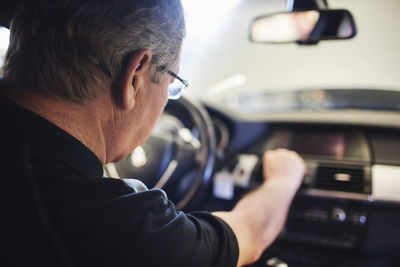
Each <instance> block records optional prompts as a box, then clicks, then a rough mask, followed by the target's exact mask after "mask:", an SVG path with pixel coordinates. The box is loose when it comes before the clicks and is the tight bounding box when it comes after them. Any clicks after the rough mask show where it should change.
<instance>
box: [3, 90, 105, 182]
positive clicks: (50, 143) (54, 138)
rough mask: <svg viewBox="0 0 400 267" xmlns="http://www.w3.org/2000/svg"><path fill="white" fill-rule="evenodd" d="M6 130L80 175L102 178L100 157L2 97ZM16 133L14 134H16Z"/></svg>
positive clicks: (52, 125) (37, 116)
mask: <svg viewBox="0 0 400 267" xmlns="http://www.w3.org/2000/svg"><path fill="white" fill-rule="evenodd" d="M0 103H1V109H2V113H3V115H2V116H4V114H6V116H5V117H6V118H5V119H6V121H7V122H6V123H7V124H6V125H7V129H8V130H9V131H11V133H12V134H14V137H13V138H14V139H15V140H17V141H18V142H20V143H25V144H28V145H32V146H34V147H36V148H38V149H40V150H42V151H45V152H46V153H50V154H51V155H53V156H55V157H57V158H58V159H60V160H61V161H62V163H63V165H65V166H66V167H68V169H69V170H70V171H71V172H73V173H75V174H78V175H84V176H87V177H102V176H103V167H102V165H101V163H100V161H99V159H98V158H97V156H96V155H95V154H94V153H93V152H92V151H91V150H90V149H88V148H87V147H86V146H85V145H84V144H82V143H81V142H80V141H79V140H78V139H76V138H75V137H73V136H72V135H70V134H69V133H67V132H66V131H64V130H63V129H61V128H59V127H58V126H56V125H55V124H53V123H51V122H50V121H48V120H46V119H45V118H43V117H41V116H39V115H37V114H35V113H32V112H30V111H28V110H27V109H25V108H23V107H21V106H19V105H17V104H15V103H14V102H12V101H11V100H9V99H7V97H4V96H1V101H0ZM13 131H14V132H13Z"/></svg>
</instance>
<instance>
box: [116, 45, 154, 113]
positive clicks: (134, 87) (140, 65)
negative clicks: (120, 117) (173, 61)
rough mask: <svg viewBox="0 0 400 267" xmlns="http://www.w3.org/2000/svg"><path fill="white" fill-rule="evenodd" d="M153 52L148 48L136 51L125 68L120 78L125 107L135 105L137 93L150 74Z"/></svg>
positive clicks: (122, 101) (129, 107) (122, 100)
mask: <svg viewBox="0 0 400 267" xmlns="http://www.w3.org/2000/svg"><path fill="white" fill-rule="evenodd" d="M151 57H152V53H151V51H150V50H148V49H143V50H140V51H138V52H136V53H134V54H133V55H132V56H131V58H130V59H129V61H128V64H127V65H126V67H125V70H123V73H122V77H121V80H120V90H121V104H122V107H123V108H124V109H132V108H133V107H134V106H135V101H136V95H137V93H138V92H139V90H142V88H141V87H142V86H143V84H144V80H145V79H146V76H145V75H149V72H150V61H151Z"/></svg>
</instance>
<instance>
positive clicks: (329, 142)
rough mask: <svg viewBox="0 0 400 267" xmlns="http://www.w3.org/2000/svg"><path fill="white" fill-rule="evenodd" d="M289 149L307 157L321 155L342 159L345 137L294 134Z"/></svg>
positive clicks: (323, 134) (331, 134) (342, 135)
mask: <svg viewBox="0 0 400 267" xmlns="http://www.w3.org/2000/svg"><path fill="white" fill-rule="evenodd" d="M290 143H291V144H290V147H291V149H293V150H295V151H297V152H299V153H301V154H308V155H321V156H329V157H334V158H336V159H343V158H344V157H345V152H346V136H345V135H344V134H334V133H318V134H316V133H315V134H314V133H294V134H293V135H292V136H291V142H290Z"/></svg>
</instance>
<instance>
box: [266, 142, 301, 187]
mask: <svg viewBox="0 0 400 267" xmlns="http://www.w3.org/2000/svg"><path fill="white" fill-rule="evenodd" d="M305 171H306V166H305V164H304V161H303V159H302V158H301V157H300V156H299V155H298V154H297V153H296V152H294V151H290V150H287V149H277V150H270V151H267V152H265V153H264V156H263V175H264V180H266V181H271V180H274V179H279V180H281V182H287V186H288V187H293V189H294V190H297V189H298V188H299V186H300V184H301V182H302V180H303V176H304V173H305ZM288 189H289V188H288Z"/></svg>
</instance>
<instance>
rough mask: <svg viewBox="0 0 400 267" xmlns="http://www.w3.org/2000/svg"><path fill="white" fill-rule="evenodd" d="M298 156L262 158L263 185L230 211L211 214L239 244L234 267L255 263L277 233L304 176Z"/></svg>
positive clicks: (273, 153)
mask: <svg viewBox="0 0 400 267" xmlns="http://www.w3.org/2000/svg"><path fill="white" fill-rule="evenodd" d="M305 169H306V168H305V164H304V161H303V160H302V159H301V157H300V156H299V155H298V154H297V153H295V152H293V151H289V150H286V149H278V150H272V151H267V152H266V153H265V154H264V157H263V174H264V183H263V184H262V185H261V186H260V187H259V188H258V189H257V190H255V191H254V192H252V193H250V194H249V195H247V196H245V197H244V198H243V199H242V200H240V201H239V202H238V203H237V205H236V206H235V208H234V209H233V210H232V211H231V212H214V213H213V214H214V215H215V216H218V217H220V218H222V219H223V220H224V221H225V222H227V223H228V224H229V226H230V227H231V228H232V230H233V232H234V233H235V235H236V239H237V240H238V243H239V260H238V266H242V265H245V264H249V263H252V262H254V261H256V260H257V259H258V258H259V257H260V256H261V254H262V252H263V251H264V250H265V249H266V248H267V247H268V246H269V245H270V244H271V243H272V242H273V241H274V239H275V238H276V237H277V236H278V234H279V232H280V231H281V229H282V227H283V225H284V222H285V219H286V215H287V212H288V210H289V206H290V203H291V202H292V199H293V197H294V195H295V193H296V191H297V189H298V188H299V185H300V184H301V181H302V178H303V176H304V173H305Z"/></svg>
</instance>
